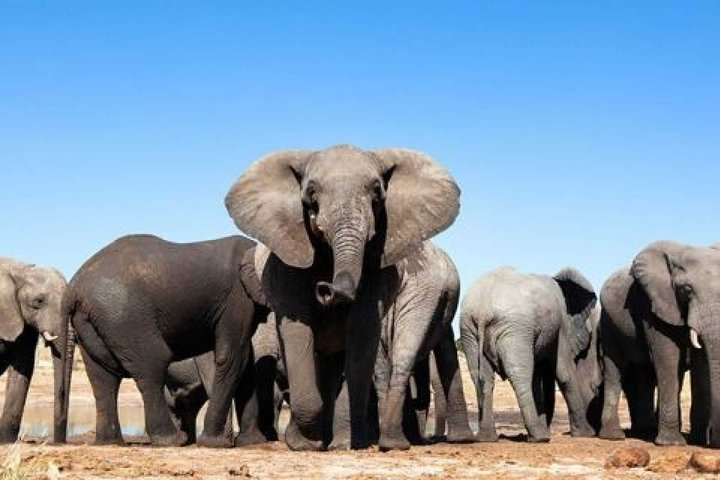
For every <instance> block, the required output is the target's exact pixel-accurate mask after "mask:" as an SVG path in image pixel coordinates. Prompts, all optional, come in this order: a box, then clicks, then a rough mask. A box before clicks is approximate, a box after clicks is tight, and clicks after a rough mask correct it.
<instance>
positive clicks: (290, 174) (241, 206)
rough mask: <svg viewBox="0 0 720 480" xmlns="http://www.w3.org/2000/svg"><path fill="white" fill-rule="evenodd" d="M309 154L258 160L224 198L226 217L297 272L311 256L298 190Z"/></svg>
mask: <svg viewBox="0 0 720 480" xmlns="http://www.w3.org/2000/svg"><path fill="white" fill-rule="evenodd" d="M311 154H312V152H305V151H284V152H279V153H274V154H270V155H267V156H265V157H262V158H261V159H260V160H258V161H256V162H255V163H254V164H253V165H251V166H250V168H248V170H247V171H246V172H245V173H244V174H243V175H242V176H241V177H240V178H239V179H238V181H237V182H235V184H234V185H233V186H232V188H231V189H230V192H229V193H228V194H227V196H226V197H225V206H226V207H227V210H228V213H229V214H230V216H231V217H232V219H233V220H234V221H235V225H237V227H238V228H239V229H240V230H241V231H242V232H244V233H246V234H247V235H249V236H251V237H255V238H256V239H258V240H259V241H260V242H262V243H264V244H265V245H267V246H268V247H269V248H270V250H272V251H273V252H274V253H275V254H276V255H277V256H278V257H280V260H282V261H283V262H284V263H286V264H287V265H290V266H293V267H298V268H307V267H309V266H310V265H312V263H313V259H314V254H315V251H314V249H313V246H312V243H311V242H310V237H309V236H308V233H307V229H306V226H305V218H304V212H303V206H302V200H301V187H300V181H301V179H302V176H303V172H304V170H305V166H306V165H307V161H308V159H309V158H310V155H311Z"/></svg>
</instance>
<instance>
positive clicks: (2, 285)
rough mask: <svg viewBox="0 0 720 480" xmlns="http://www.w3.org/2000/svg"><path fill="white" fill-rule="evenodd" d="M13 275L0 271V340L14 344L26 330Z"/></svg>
mask: <svg viewBox="0 0 720 480" xmlns="http://www.w3.org/2000/svg"><path fill="white" fill-rule="evenodd" d="M17 288H18V286H17V284H16V280H15V278H13V274H12V273H11V272H10V271H7V270H0V340H4V341H6V342H14V341H15V340H16V339H17V338H18V337H19V336H20V334H21V333H22V332H23V330H24V329H25V321H24V320H23V317H22V314H21V313H20V305H18V300H17Z"/></svg>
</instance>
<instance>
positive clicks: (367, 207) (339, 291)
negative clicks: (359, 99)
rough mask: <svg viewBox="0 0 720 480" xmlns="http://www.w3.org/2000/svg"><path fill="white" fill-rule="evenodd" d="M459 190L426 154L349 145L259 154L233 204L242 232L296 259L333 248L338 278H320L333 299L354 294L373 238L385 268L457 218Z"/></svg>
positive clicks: (300, 262) (305, 261)
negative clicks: (360, 147)
mask: <svg viewBox="0 0 720 480" xmlns="http://www.w3.org/2000/svg"><path fill="white" fill-rule="evenodd" d="M459 196H460V190H459V188H458V186H457V185H456V183H455V181H454V180H453V178H452V177H451V176H450V174H449V173H448V172H447V171H445V170H444V169H443V168H442V167H440V166H439V165H438V164H437V163H435V162H434V161H433V160H432V159H431V158H430V157H428V156H427V155H424V154H422V153H419V152H414V151H410V150H403V149H385V150H375V151H365V150H360V149H358V148H355V147H351V146H345V145H341V146H335V147H331V148H328V149H326V150H321V151H314V152H313V151H285V152H280V153H275V154H271V155H268V156H266V157H263V158H261V159H260V160H258V161H257V162H256V163H255V164H253V165H252V166H251V167H250V168H249V169H248V170H247V171H246V172H245V173H244V174H243V175H242V176H241V177H240V179H239V180H238V181H237V182H236V183H235V184H234V186H233V187H232V189H231V190H230V192H229V193H228V195H227V197H226V198H225V205H226V206H227V209H228V211H229V213H230V216H231V217H232V218H233V219H234V221H235V224H236V225H237V226H238V228H239V229H240V230H242V231H243V232H245V233H247V234H248V235H250V236H252V237H255V238H257V239H258V240H259V241H260V242H262V243H264V244H265V245H266V246H267V247H268V248H269V249H270V250H272V252H273V253H275V255H277V256H278V257H279V258H280V260H281V261H282V262H283V263H285V264H287V265H289V266H291V267H296V268H309V267H311V266H312V265H313V264H314V263H315V262H316V259H317V256H318V251H319V250H321V249H323V248H328V247H329V249H330V251H331V252H332V261H333V269H334V271H333V277H332V283H330V282H324V281H320V282H318V283H317V284H316V289H315V290H316V297H317V300H318V301H319V302H320V303H321V304H322V305H325V306H330V305H334V304H341V303H347V302H351V301H353V300H354V298H355V295H356V291H357V288H358V286H359V284H360V280H361V275H362V271H363V266H364V264H365V262H366V260H367V258H366V257H370V256H368V255H366V253H368V252H366V250H367V249H366V247H367V245H368V244H369V243H370V242H372V243H373V245H377V246H378V248H377V251H376V252H373V254H375V256H376V257H377V258H375V260H376V261H375V263H376V264H377V265H378V266H387V265H393V264H395V263H397V262H398V261H400V260H401V259H403V258H404V257H405V256H407V255H408V254H409V253H410V252H412V251H413V250H415V249H416V248H418V247H419V246H420V245H421V244H422V242H423V241H425V240H427V239H428V238H430V237H432V236H433V235H435V234H437V233H438V232H440V231H442V230H444V229H445V228H447V227H448V226H449V225H450V224H452V222H453V221H454V220H455V217H456V216H457V214H458V210H459ZM323 261H324V260H323Z"/></svg>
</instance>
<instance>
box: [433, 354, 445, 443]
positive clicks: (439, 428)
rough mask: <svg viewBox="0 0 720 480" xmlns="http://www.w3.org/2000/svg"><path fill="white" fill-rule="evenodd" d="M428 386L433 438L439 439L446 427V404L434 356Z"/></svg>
mask: <svg viewBox="0 0 720 480" xmlns="http://www.w3.org/2000/svg"><path fill="white" fill-rule="evenodd" d="M430 385H431V386H432V393H433V403H434V407H433V411H434V414H435V433H434V434H433V436H434V437H436V438H440V437H444V436H445V430H446V427H447V413H448V412H447V408H448V407H447V402H446V401H445V397H446V395H445V390H444V389H443V386H442V382H441V381H440V374H439V373H438V370H437V362H436V360H435V356H434V355H431V358H430Z"/></svg>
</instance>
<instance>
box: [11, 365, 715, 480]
mask: <svg viewBox="0 0 720 480" xmlns="http://www.w3.org/2000/svg"><path fill="white" fill-rule="evenodd" d="M463 366H464V362H463ZM463 374H464V379H465V389H466V390H465V391H466V395H467V397H468V405H469V408H470V410H471V411H472V412H476V411H477V405H476V403H475V399H474V393H473V392H474V389H473V388H472V384H471V382H470V381H469V378H468V376H467V371H466V370H465V371H463ZM2 383H3V385H2V386H0V398H4V382H2ZM686 391H687V389H686ZM120 403H121V407H122V411H121V421H123V422H124V424H125V422H131V423H133V422H134V423H138V428H140V429H141V428H142V414H141V405H142V402H141V400H140V397H139V394H138V393H137V390H136V389H135V387H134V385H133V384H132V382H129V381H126V382H123V387H122V389H121V395H120ZM683 404H684V414H685V415H684V416H685V418H686V420H685V423H686V424H687V410H688V399H687V398H686V396H684V397H683ZM495 405H496V409H497V415H496V418H497V422H498V431H499V432H500V434H501V435H502V436H503V438H502V439H501V440H500V441H499V442H498V443H494V444H474V445H448V444H436V445H431V446H418V447H413V448H412V449H411V450H410V451H409V452H391V453H381V452H379V451H377V450H376V449H372V450H368V451H360V452H321V453H296V452H290V451H288V450H287V448H286V447H285V445H284V444H283V443H274V444H267V445H263V446H258V447H246V448H241V449H232V450H210V449H204V448H197V447H186V448H152V447H149V446H147V445H145V444H144V443H145V442H146V439H145V438H144V437H143V436H138V437H133V438H132V442H133V443H131V445H130V446H128V447H95V446H92V445H91V444H90V442H92V434H91V433H87V434H84V435H79V436H76V437H74V438H72V439H71V445H68V446H52V445H49V444H47V443H45V441H44V439H43V438H42V434H43V433H44V432H45V430H44V429H45V427H39V425H40V424H42V423H44V424H45V425H48V424H51V418H50V417H51V412H52V374H51V369H50V366H49V363H48V362H47V360H45V359H42V358H41V360H40V365H39V367H38V369H37V371H36V376H35V378H34V379H33V384H32V387H31V392H30V395H29V398H28V412H29V415H26V419H25V420H26V421H25V422H24V424H23V430H24V431H25V432H31V433H30V434H26V436H25V439H24V440H23V442H21V443H20V444H18V445H16V446H15V447H12V446H2V447H0V459H5V458H12V457H13V454H14V456H15V458H17V457H18V456H20V458H22V464H21V465H23V467H24V469H25V472H26V473H29V474H30V475H31V478H32V476H33V475H34V476H35V477H37V478H55V477H57V476H58V475H57V472H58V471H59V476H60V477H61V478H149V479H161V478H163V479H164V478H208V479H210V478H233V477H237V478H354V479H375V478H423V479H426V478H477V477H486V478H558V477H560V478H684V477H696V476H698V475H699V474H697V473H694V471H693V470H691V469H689V468H688V467H687V464H688V460H689V458H690V456H691V454H692V453H693V452H697V451H703V452H707V453H712V451H710V450H703V449H698V448H696V447H682V448H681V447H673V448H659V447H655V446H653V445H652V444H649V443H645V442H640V441H637V440H627V441H625V442H609V441H603V440H599V439H573V438H570V437H569V435H568V434H567V431H568V424H567V415H566V414H565V404H564V402H563V401H562V399H561V397H560V396H558V408H557V410H558V411H557V414H556V421H555V422H554V424H553V436H552V441H551V442H550V443H548V444H542V445H535V444H528V443H526V442H525V441H524V437H523V435H522V434H523V433H524V429H523V427H522V419H521V417H520V415H519V412H518V409H517V406H516V403H515V399H514V396H513V393H512V390H511V389H510V386H509V384H508V383H507V382H497V383H496V392H495ZM71 409H72V410H71V423H73V424H74V425H75V428H76V429H81V428H82V425H84V424H87V425H88V427H87V428H88V429H92V425H93V424H94V409H93V398H92V393H91V389H90V386H89V384H88V381H87V377H86V376H85V374H84V372H83V371H82V370H81V369H80V370H79V371H77V372H76V374H75V378H74V382H73V388H72V407H71ZM73 412H75V413H73ZM472 415H473V418H475V416H476V414H475V413H472ZM621 418H622V419H623V421H624V422H626V423H627V411H626V410H625V407H624V404H623V411H622V417H621ZM78 425H79V427H78ZM38 431H40V432H42V433H40V434H38V433H37V432H38ZM32 432H35V433H32ZM33 435H35V436H33ZM38 435H40V437H38ZM626 447H640V448H642V449H644V450H646V451H647V452H648V453H649V455H650V464H649V466H648V467H645V468H632V469H628V468H620V469H617V468H609V467H606V463H607V461H608V458H609V457H610V456H611V455H612V454H613V453H614V452H615V451H616V450H618V449H619V448H623V449H624V448H626ZM5 473H6V474H7V473H9V471H7V470H6V472H5ZM0 478H10V477H3V476H0Z"/></svg>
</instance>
